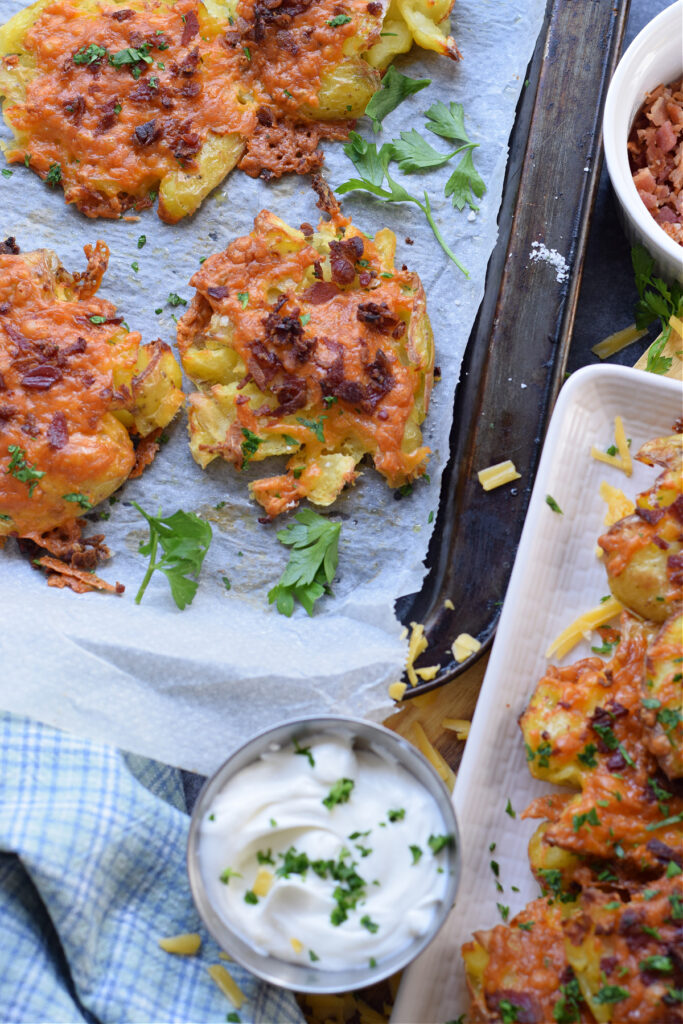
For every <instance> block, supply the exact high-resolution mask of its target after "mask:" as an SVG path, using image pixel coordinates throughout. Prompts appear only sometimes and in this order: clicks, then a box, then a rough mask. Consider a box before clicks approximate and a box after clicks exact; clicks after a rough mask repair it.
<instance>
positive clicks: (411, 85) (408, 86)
mask: <svg viewBox="0 0 683 1024" xmlns="http://www.w3.org/2000/svg"><path fill="white" fill-rule="evenodd" d="M428 85H431V79H430V78H409V77H408V76H407V75H402V74H401V72H400V71H397V70H396V68H395V67H394V65H393V64H390V65H389V68H388V69H387V73H386V74H385V76H384V78H383V79H382V84H381V87H380V89H379V91H378V92H376V93H375V95H374V96H373V97H372V98H371V99H370V102H369V103H368V105H367V107H366V108H365V113H366V114H367V116H368V117H369V118H370V120H371V121H372V127H373V128H374V130H375V131H376V132H378V131H379V129H380V126H381V124H382V121H383V120H384V118H385V117H386V116H387V114H390V113H391V111H392V110H395V109H396V107H398V106H399V105H400V104H401V103H403V101H404V100H405V99H407V98H408V96H412V95H413V93H416V92H420V90H421V89H426V88H427V86H428Z"/></svg>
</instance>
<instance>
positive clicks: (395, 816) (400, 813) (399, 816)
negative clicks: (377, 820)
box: [387, 807, 406, 822]
mask: <svg viewBox="0 0 683 1024" xmlns="http://www.w3.org/2000/svg"><path fill="white" fill-rule="evenodd" d="M405 816H406V809H405V807H399V808H398V809H397V810H395V811H387V818H388V819H389V821H391V822H394V821H403V819H404V818H405Z"/></svg>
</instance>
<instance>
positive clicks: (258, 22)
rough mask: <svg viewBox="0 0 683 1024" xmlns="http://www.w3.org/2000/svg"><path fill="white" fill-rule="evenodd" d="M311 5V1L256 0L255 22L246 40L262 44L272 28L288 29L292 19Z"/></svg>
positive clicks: (246, 34) (246, 35)
mask: <svg viewBox="0 0 683 1024" xmlns="http://www.w3.org/2000/svg"><path fill="white" fill-rule="evenodd" d="M310 5H311V0H256V3H255V4H254V14H253V19H254V20H253V23H252V25H251V27H249V28H248V30H247V32H246V33H245V38H248V39H253V40H254V41H255V42H261V41H262V40H263V39H265V36H266V32H267V31H268V29H269V28H270V27H271V26H274V27H275V28H276V29H282V28H285V29H286V27H287V26H288V25H289V24H290V22H291V20H292V18H295V17H296V16H297V14H302V13H303V11H305V10H306V9H307V8H308V7H310Z"/></svg>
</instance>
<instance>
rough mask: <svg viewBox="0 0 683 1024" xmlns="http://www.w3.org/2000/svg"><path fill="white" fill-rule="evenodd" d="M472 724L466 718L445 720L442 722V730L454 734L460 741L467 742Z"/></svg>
mask: <svg viewBox="0 0 683 1024" xmlns="http://www.w3.org/2000/svg"><path fill="white" fill-rule="evenodd" d="M471 725H472V723H471V722H468V721H467V719H466V718H444V719H442V721H441V728H442V729H448V730H450V732H454V733H455V735H456V736H457V737H458V739H459V740H466V739H467V737H468V736H469V734H470V726H471Z"/></svg>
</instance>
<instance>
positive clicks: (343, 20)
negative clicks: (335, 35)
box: [325, 14, 351, 28]
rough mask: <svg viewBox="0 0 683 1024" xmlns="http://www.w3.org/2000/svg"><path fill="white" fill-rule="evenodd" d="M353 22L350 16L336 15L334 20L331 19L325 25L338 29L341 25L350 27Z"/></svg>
mask: <svg viewBox="0 0 683 1024" xmlns="http://www.w3.org/2000/svg"><path fill="white" fill-rule="evenodd" d="M350 21H351V18H349V16H348V14H335V16H334V18H330V20H329V21H326V22H325V24H326V25H329V26H330V28H338V27H339V26H340V25H348V24H349V22H350Z"/></svg>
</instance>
